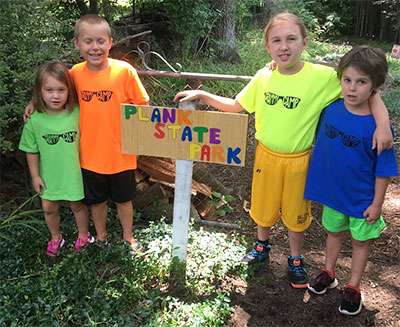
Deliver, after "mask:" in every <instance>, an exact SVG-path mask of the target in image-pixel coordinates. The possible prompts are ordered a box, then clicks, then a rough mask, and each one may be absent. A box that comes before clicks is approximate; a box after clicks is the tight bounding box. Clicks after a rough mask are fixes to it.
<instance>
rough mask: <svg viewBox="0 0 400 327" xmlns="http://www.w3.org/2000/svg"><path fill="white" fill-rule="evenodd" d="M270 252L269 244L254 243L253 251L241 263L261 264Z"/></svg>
mask: <svg viewBox="0 0 400 327" xmlns="http://www.w3.org/2000/svg"><path fill="white" fill-rule="evenodd" d="M270 250H271V244H269V243H268V244H267V245H265V244H263V243H261V242H258V241H257V242H256V245H255V246H254V249H253V250H251V251H250V252H249V253H248V254H247V255H246V256H245V257H244V258H243V259H242V262H243V263H245V264H249V263H253V262H261V261H264V260H265V259H267V257H268V253H269V251H270Z"/></svg>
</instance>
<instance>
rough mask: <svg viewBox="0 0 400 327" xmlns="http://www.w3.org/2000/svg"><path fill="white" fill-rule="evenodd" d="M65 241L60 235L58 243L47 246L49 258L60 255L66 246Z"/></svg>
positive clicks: (50, 243)
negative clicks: (61, 249)
mask: <svg viewBox="0 0 400 327" xmlns="http://www.w3.org/2000/svg"><path fill="white" fill-rule="evenodd" d="M64 243H65V241H64V239H63V237H62V235H61V234H60V239H59V240H58V241H55V242H54V241H50V242H49V243H48V245H47V250H46V255H48V256H49V257H54V256H56V255H58V253H59V250H60V248H61V247H62V246H63V245H64Z"/></svg>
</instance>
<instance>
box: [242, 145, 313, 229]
mask: <svg viewBox="0 0 400 327" xmlns="http://www.w3.org/2000/svg"><path fill="white" fill-rule="evenodd" d="M310 157H311V154H310V151H309V150H306V151H302V152H296V153H279V152H275V151H272V150H270V149H268V148H267V147H265V146H264V145H263V144H262V143H261V142H259V143H258V146H257V150H256V158H255V162H254V170H253V183H252V190H251V208H250V216H251V218H253V220H254V221H255V222H256V223H257V224H258V225H260V226H262V227H271V226H273V225H274V224H275V223H276V222H277V221H278V219H279V216H281V218H282V221H283V223H284V224H285V225H286V227H287V228H288V229H290V230H291V231H294V232H302V231H304V230H306V229H307V228H308V226H310V224H311V205H310V201H308V200H305V199H304V188H305V185H306V179H307V172H308V166H309V164H310Z"/></svg>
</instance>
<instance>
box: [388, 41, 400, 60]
mask: <svg viewBox="0 0 400 327" xmlns="http://www.w3.org/2000/svg"><path fill="white" fill-rule="evenodd" d="M390 56H391V57H392V58H395V59H400V45H397V44H395V45H393V48H392V53H391V54H390Z"/></svg>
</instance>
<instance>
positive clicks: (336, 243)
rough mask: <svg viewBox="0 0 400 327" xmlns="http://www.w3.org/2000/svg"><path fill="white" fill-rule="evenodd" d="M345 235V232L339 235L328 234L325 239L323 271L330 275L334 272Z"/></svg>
mask: <svg viewBox="0 0 400 327" xmlns="http://www.w3.org/2000/svg"><path fill="white" fill-rule="evenodd" d="M345 233H346V232H345V231H343V232H339V233H332V232H328V236H327V238H326V250H325V251H326V257H325V269H327V270H328V271H329V272H330V273H332V274H333V273H334V271H335V266H336V261H337V258H338V257H339V254H340V251H341V250H342V244H343V239H344V236H345Z"/></svg>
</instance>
